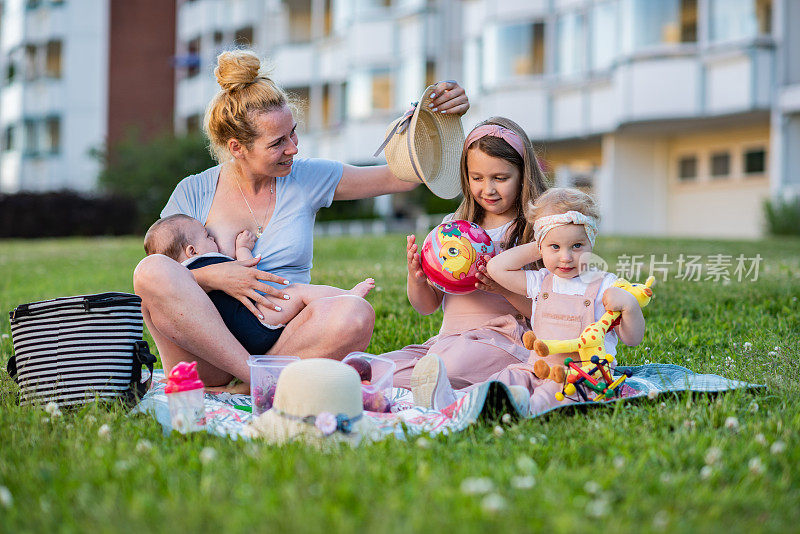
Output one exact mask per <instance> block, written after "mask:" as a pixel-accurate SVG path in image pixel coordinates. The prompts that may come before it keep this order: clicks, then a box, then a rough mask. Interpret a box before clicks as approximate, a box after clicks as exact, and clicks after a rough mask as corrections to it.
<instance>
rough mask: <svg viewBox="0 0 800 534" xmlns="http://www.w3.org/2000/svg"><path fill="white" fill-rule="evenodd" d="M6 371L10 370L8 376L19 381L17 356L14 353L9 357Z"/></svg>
mask: <svg viewBox="0 0 800 534" xmlns="http://www.w3.org/2000/svg"><path fill="white" fill-rule="evenodd" d="M6 372H8V376H10V377H11V378H13V379H14V382H17V357H16V356H15V355H13V354H12V355H11V357H10V358H9V359H8V363H6Z"/></svg>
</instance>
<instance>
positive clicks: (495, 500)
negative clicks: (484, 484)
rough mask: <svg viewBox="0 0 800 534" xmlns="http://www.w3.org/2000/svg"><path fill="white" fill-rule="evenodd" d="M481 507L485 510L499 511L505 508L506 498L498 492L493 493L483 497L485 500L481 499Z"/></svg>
mask: <svg viewBox="0 0 800 534" xmlns="http://www.w3.org/2000/svg"><path fill="white" fill-rule="evenodd" d="M481 508H483V510H484V511H485V512H490V513H494V512H499V511H501V510H505V508H506V500H505V499H504V498H503V497H501V496H500V495H498V494H497V493H491V494H489V495H487V496H486V497H484V498H483V501H481Z"/></svg>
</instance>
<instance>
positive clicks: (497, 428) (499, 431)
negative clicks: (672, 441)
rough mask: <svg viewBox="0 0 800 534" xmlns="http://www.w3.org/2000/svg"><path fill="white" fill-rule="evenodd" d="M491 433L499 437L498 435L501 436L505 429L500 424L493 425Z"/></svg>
mask: <svg viewBox="0 0 800 534" xmlns="http://www.w3.org/2000/svg"><path fill="white" fill-rule="evenodd" d="M492 433H493V434H494V435H495V436H497V437H498V438H499V437H500V436H502V435H503V434H505V433H506V431H505V430H503V427H502V426H500V425H497V426H495V427H494V430H492Z"/></svg>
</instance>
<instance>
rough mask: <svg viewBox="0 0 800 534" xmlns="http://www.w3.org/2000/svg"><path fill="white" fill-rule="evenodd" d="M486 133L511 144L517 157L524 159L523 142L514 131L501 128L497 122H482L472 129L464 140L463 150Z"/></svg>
mask: <svg viewBox="0 0 800 534" xmlns="http://www.w3.org/2000/svg"><path fill="white" fill-rule="evenodd" d="M487 135H491V136H492V137H499V138H500V139H502V140H503V141H505V142H506V143H508V144H509V145H511V148H513V149H514V150H516V151H517V153H518V154H519V157H521V158H522V159H523V160H524V159H525V156H524V153H525V143H523V142H522V139H520V138H519V136H518V135H517V134H516V133H514V132H512V131H511V130H509V129H508V128H503V127H502V126H499V125H497V124H484V125H483V126H478V127H477V128H475V129H474V130H472V131H471V132H470V133H469V135H468V136H467V140H466V141H464V150H465V151H466V150H468V149H469V147H470V145H471V144H472V143H474V142H475V141H477V140H478V139H480V138H482V137H486V136H487Z"/></svg>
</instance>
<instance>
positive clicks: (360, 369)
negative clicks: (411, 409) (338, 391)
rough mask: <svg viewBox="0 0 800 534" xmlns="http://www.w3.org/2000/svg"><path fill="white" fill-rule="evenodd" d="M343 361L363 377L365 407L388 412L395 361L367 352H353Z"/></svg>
mask: <svg viewBox="0 0 800 534" xmlns="http://www.w3.org/2000/svg"><path fill="white" fill-rule="evenodd" d="M342 362H344V363H346V364H347V365H349V366H350V367H352V368H353V369H355V370H356V372H357V373H358V375H359V378H360V379H361V396H362V398H363V401H364V409H365V410H367V411H368V412H380V413H385V412H388V411H389V409H390V408H391V407H392V381H393V379H394V370H395V368H396V367H397V366H396V365H395V363H394V362H393V361H392V360H389V359H387V358H381V357H380V356H375V355H373V354H368V353H366V352H351V353H350V354H348V355H347V356H345V358H344V359H343V360H342Z"/></svg>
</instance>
